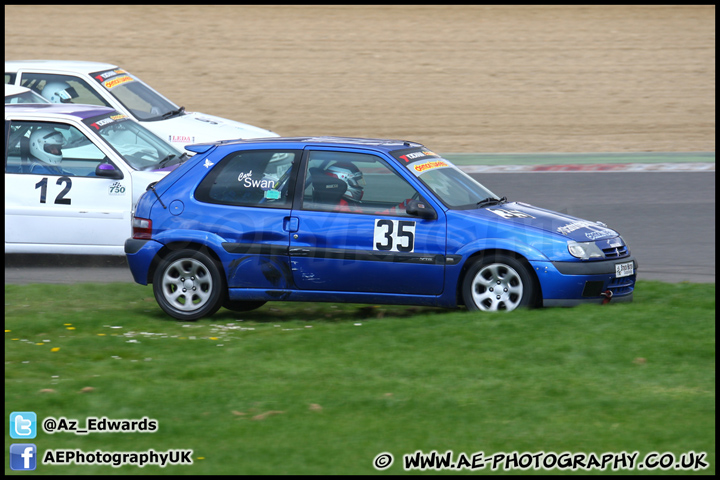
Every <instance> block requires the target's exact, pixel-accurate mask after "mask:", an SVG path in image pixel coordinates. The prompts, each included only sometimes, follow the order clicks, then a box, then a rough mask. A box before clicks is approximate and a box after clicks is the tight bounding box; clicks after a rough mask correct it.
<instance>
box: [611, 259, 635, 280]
mask: <svg viewBox="0 0 720 480" xmlns="http://www.w3.org/2000/svg"><path fill="white" fill-rule="evenodd" d="M634 273H635V264H634V263H633V262H627V263H616V264H615V277H617V278H620V277H629V276H630V275H632V274H634Z"/></svg>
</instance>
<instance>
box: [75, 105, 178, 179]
mask: <svg viewBox="0 0 720 480" xmlns="http://www.w3.org/2000/svg"><path fill="white" fill-rule="evenodd" d="M84 122H85V124H86V125H87V126H89V127H90V128H91V129H92V130H93V131H95V132H96V133H97V134H98V135H99V136H100V138H102V139H103V140H105V142H107V143H108V144H109V145H110V146H111V147H112V148H113V149H115V151H117V152H118V153H119V154H120V155H121V156H122V157H123V158H124V159H125V160H126V161H127V163H128V165H130V166H131V167H132V168H134V169H136V170H157V169H160V168H164V167H168V166H171V165H175V164H176V163H181V162H182V161H184V160H185V159H186V158H188V154H186V153H183V152H180V151H179V150H177V149H176V148H175V147H173V146H172V145H170V144H169V143H167V142H165V141H163V140H162V139H160V138H159V137H157V136H156V135H155V134H154V133H152V132H150V131H149V130H148V129H147V128H145V127H143V126H142V125H140V124H139V123H137V122H134V121H132V120H130V119H128V117H126V116H125V115H123V114H120V113H113V114H107V115H101V116H98V117H93V118H89V119H87V120H85V121H84ZM68 146H72V145H68Z"/></svg>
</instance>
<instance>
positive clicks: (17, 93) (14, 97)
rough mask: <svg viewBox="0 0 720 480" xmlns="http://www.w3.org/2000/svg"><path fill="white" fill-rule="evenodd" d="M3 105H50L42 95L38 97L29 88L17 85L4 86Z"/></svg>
mask: <svg viewBox="0 0 720 480" xmlns="http://www.w3.org/2000/svg"><path fill="white" fill-rule="evenodd" d="M5 103H10V104H15V103H50V100H47V99H46V98H45V97H43V96H42V95H38V94H37V93H35V92H33V91H32V90H30V89H29V88H25V87H18V86H17V85H7V84H6V85H5Z"/></svg>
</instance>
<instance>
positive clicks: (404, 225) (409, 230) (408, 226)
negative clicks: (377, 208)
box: [373, 218, 415, 252]
mask: <svg viewBox="0 0 720 480" xmlns="http://www.w3.org/2000/svg"><path fill="white" fill-rule="evenodd" d="M373 250H384V251H388V252H412V251H413V250H415V222H412V221H410V220H386V219H383V218H378V219H375V232H374V234H373Z"/></svg>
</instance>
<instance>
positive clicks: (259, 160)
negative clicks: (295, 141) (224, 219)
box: [195, 150, 301, 208]
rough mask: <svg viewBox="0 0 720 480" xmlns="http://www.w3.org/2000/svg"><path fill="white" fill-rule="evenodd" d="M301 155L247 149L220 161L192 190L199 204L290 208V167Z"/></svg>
mask: <svg viewBox="0 0 720 480" xmlns="http://www.w3.org/2000/svg"><path fill="white" fill-rule="evenodd" d="M300 155H301V152H298V151H278V150H250V151H241V152H235V153H233V154H231V155H228V156H227V157H225V158H224V159H222V160H221V161H220V162H219V163H218V165H217V166H215V168H213V169H212V171H211V172H210V173H209V174H208V175H207V177H205V179H203V181H202V182H201V183H200V185H198V188H197V190H196V191H195V197H196V198H197V199H198V200H199V201H201V202H207V203H217V204H223V205H236V206H248V207H256V206H257V207H269V208H289V206H290V199H291V197H290V195H291V191H290V190H291V188H290V187H291V182H290V177H291V174H292V166H293V164H294V162H295V160H296V159H299V158H300Z"/></svg>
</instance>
